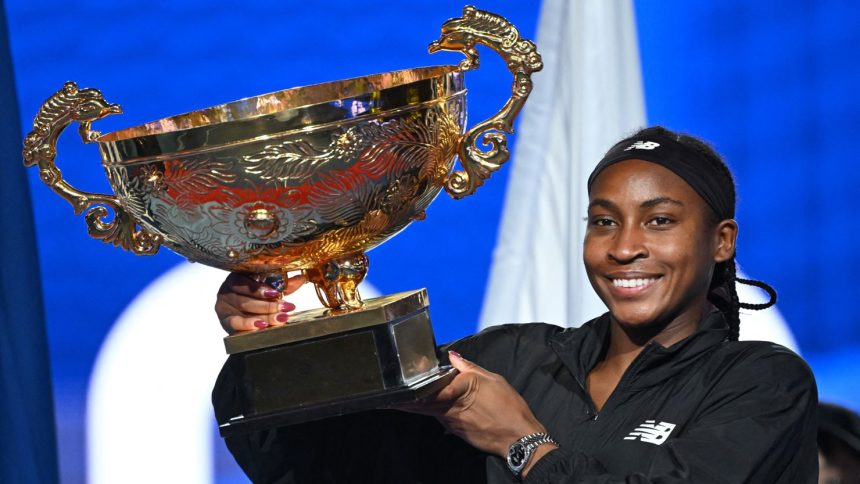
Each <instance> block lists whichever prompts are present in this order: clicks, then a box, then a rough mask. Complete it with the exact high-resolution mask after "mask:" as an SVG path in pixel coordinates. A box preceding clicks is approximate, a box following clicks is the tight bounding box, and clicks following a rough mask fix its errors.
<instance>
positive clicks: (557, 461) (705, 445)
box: [525, 343, 818, 484]
mask: <svg viewBox="0 0 860 484" xmlns="http://www.w3.org/2000/svg"><path fill="white" fill-rule="evenodd" d="M758 345H765V343H758ZM767 346H768V347H769V350H768V351H767V352H766V353H764V354H760V355H757V356H755V357H752V358H746V359H745V361H743V362H740V363H737V362H735V363H737V364H735V365H733V367H732V369H731V371H727V372H726V373H725V374H724V375H722V377H721V378H722V381H721V382H720V384H719V385H715V386H714V387H713V391H712V392H711V393H710V394H709V395H708V396H707V397H706V398H705V399H704V400H703V402H702V403H701V406H700V409H699V412H698V413H697V417H696V418H694V419H693V420H692V421H691V422H689V423H688V425H687V427H686V428H685V429H684V430H683V431H682V432H681V433H680V434H679V435H678V437H676V438H673V439H670V440H669V441H667V442H666V443H665V444H663V445H661V446H660V447H659V448H658V449H657V450H656V452H655V454H654V456H653V458H652V459H651V462H650V463H649V464H648V465H647V466H646V468H645V469H643V471H642V472H641V473H636V474H632V475H615V474H611V473H608V472H606V470H605V468H604V467H603V466H602V465H601V463H600V462H598V461H597V460H595V459H593V458H591V457H590V456H588V455H585V454H582V453H576V452H571V451H569V450H567V449H564V448H559V449H557V450H554V451H552V452H550V453H548V454H546V455H545V456H544V458H543V459H541V460H540V461H538V462H537V463H536V464H535V466H534V467H533V468H532V470H531V472H530V473H529V474H528V475H527V476H526V479H525V482H526V483H531V484H535V483H549V482H552V483H652V482H653V483H657V482H659V483H681V482H697V483H700V482H726V483H729V482H731V483H738V482H791V483H815V482H816V481H817V476H818V461H817V447H816V445H817V443H816V425H817V424H816V411H817V405H818V396H817V390H816V387H815V381H814V379H813V377H812V373H811V371H810V370H809V367H808V366H807V365H806V363H805V362H804V361H803V360H801V359H800V358H799V357H798V356H796V355H795V354H794V353H791V352H790V351H789V350H786V349H784V348H781V347H775V345H769V344H768V345H767Z"/></svg>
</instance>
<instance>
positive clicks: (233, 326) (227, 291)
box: [215, 272, 306, 334]
mask: <svg viewBox="0 0 860 484" xmlns="http://www.w3.org/2000/svg"><path fill="white" fill-rule="evenodd" d="M305 281H306V279H305V276H303V275H298V276H293V277H290V278H289V279H287V280H286V281H284V283H285V284H284V292H283V294H282V293H281V292H279V291H277V290H275V289H273V288H272V287H271V286H269V285H268V284H265V283H262V282H257V281H255V280H254V279H252V278H251V277H249V276H248V275H246V274H239V273H235V272H234V273H231V274H230V275H229V276H227V279H226V280H225V281H224V284H221V288H220V289H219V290H218V299H217V300H216V301H215V313H216V314H217V315H218V320H219V321H221V326H222V327H223V328H224V331H226V332H227V333H229V334H233V333H235V332H237V331H248V330H252V329H263V328H267V327H269V326H277V325H281V324H285V323H286V322H287V321H288V320H289V315H288V314H287V313H289V312H290V311H292V310H294V309H296V306H295V304H293V303H290V302H287V301H284V300H282V299H281V298H282V297H283V296H286V295H289V294H292V293H294V292H296V291H297V290H298V289H299V288H300V287H301V286H302V284H304V283H305Z"/></svg>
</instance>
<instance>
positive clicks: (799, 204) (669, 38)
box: [0, 0, 860, 483]
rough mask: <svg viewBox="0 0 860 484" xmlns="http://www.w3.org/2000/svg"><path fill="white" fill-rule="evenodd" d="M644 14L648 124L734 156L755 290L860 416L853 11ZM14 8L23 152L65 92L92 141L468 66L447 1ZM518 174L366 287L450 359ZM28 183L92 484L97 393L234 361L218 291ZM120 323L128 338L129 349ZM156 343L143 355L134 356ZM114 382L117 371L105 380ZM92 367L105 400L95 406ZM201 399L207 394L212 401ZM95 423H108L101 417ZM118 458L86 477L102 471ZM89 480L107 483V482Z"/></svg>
mask: <svg viewBox="0 0 860 484" xmlns="http://www.w3.org/2000/svg"><path fill="white" fill-rule="evenodd" d="M635 6H636V9H635V13H636V17H637V18H636V25H637V26H638V37H639V46H640V52H641V66H642V78H643V83H644V93H645V107H646V113H647V120H648V122H649V123H651V124H655V123H659V124H664V125H667V126H668V127H670V128H674V129H679V130H684V131H689V132H692V133H695V134H698V135H701V136H703V137H705V138H706V139H709V140H711V141H713V142H714V144H715V146H716V147H717V148H718V149H719V150H720V151H721V152H722V153H723V154H724V155H725V156H726V158H727V159H728V161H729V163H730V165H731V166H732V167H733V169H734V171H735V173H736V175H737V178H738V184H739V189H740V205H739V210H738V212H739V215H738V218H739V222H740V224H741V227H742V230H741V242H740V247H739V256H740V260H741V261H742V263H743V265H744V270H745V271H746V272H747V274H749V275H750V276H752V277H754V278H760V279H763V280H766V281H768V282H770V283H772V284H773V285H774V286H775V287H776V288H777V289H778V290H779V291H780V296H781V299H780V303H779V306H780V310H781V311H782V314H783V316H784V317H785V318H786V320H787V321H788V323H789V325H790V327H791V329H792V331H793V332H794V336H795V338H796V339H797V341H798V343H799V346H800V350H801V351H802V352H803V355H804V356H805V357H806V358H807V359H808V361H810V363H811V365H812V366H813V369H814V370H815V372H816V376H817V377H818V380H819V385H820V392H821V396H822V399H830V400H835V401H838V402H840V403H843V404H846V405H849V406H852V407H853V408H855V409H860V391H858V389H857V388H858V385H857V384H856V383H857V382H856V379H855V377H854V375H857V374H860V362H858V356H857V355H858V352H860V325H858V324H857V322H858V321H860V308H855V307H853V305H852V304H851V303H852V302H853V301H854V300H856V299H857V298H858V297H860V286H858V284H857V283H856V282H855V280H854V279H855V277H854V274H853V271H854V270H858V269H860V260H858V258H860V256H858V255H857V253H856V252H855V251H854V246H856V242H857V240H858V231H859V230H860V229H858V228H857V227H856V225H855V224H854V223H853V217H854V215H855V214H856V213H857V211H858V208H860V202H858V200H857V196H856V194H857V193H858V186H857V185H858V180H860V177H858V175H860V167H858V165H857V164H856V163H854V162H853V157H852V155H850V151H849V150H848V149H847V148H848V147H850V146H851V145H852V144H853V142H854V140H855V139H858V136H857V135H858V134H860V133H858V126H860V124H858V123H857V119H860V116H858V114H860V96H858V95H857V94H856V92H855V87H856V86H857V85H860V82H858V81H860V79H858V77H860V65H858V63H856V62H851V61H850V59H853V58H854V57H856V56H855V54H854V51H853V48H854V46H856V45H857V44H858V43H860V29H858V28H857V27H856V19H857V18H858V14H860V11H858V6H857V4H856V3H855V2H827V3H824V2H820V3H812V2H801V1H780V2H776V1H774V2H746V1H743V0H728V1H724V2H719V3H718V4H717V3H715V2H708V1H705V0H697V1H681V0H677V1H640V2H636V3H635ZM479 7H481V8H485V9H490V10H494V11H497V12H499V13H502V14H504V15H506V16H508V17H509V18H510V19H511V20H512V21H513V22H514V23H516V24H517V25H518V26H519V27H520V29H521V31H522V33H523V34H524V35H526V36H528V37H531V38H533V37H534V36H535V33H536V32H535V29H536V26H537V21H538V13H539V7H540V6H539V4H538V3H537V2H523V1H514V0H510V1H496V0H493V1H487V2H485V3H484V4H481V5H479ZM6 8H7V16H8V21H9V31H10V37H11V47H12V52H13V59H14V64H15V65H14V67H15V73H16V76H17V87H18V104H19V105H20V108H21V120H22V126H23V130H24V131H25V132H26V131H27V130H28V129H29V125H30V123H31V122H32V117H33V115H34V114H35V112H36V110H37V109H38V107H39V105H40V103H41V102H42V101H43V100H44V99H45V98H46V97H47V96H49V95H50V94H51V93H53V92H54V91H56V90H57V89H59V88H60V87H61V86H62V84H63V82H64V81H66V80H75V81H77V82H78V83H79V84H80V85H81V86H87V87H96V88H99V89H101V90H102V91H103V93H104V94H105V97H106V98H107V99H108V100H110V101H111V102H115V103H119V104H121V105H122V106H123V108H124V111H125V114H122V115H118V116H111V117H109V118H107V119H105V120H103V121H102V122H99V123H98V124H97V126H96V127H97V129H100V130H102V131H111V130H114V129H118V128H122V127H127V126H131V125H134V124H139V123H141V122H145V121H150V120H153V119H157V118H160V117H163V116H166V115H170V114H176V113H179V112H184V111H188V110H193V109H197V108H200V107H205V106H209V105H212V104H216V103H222V102H227V101H231V100H234V99H238V98H241V97H246V96H249V95H253V94H258V93H262V92H267V91H273V90H278V89H282V88H286V87H292V86H296V85H304V84H311V83H315V82H322V81H326V80H332V79H337V78H344V77H350V76H357V75H363V74H368V73H373V72H380V71H386V70H392V69H401V68H406V67H413V66H419V65H426V64H437V63H454V62H458V61H459V59H460V57H459V56H457V55H455V54H447V53H443V54H436V55H434V56H430V55H429V54H427V53H426V45H427V43H429V42H430V41H432V40H434V39H435V38H436V37H437V36H438V28H439V25H440V24H441V23H442V22H443V21H444V20H445V19H447V18H449V17H453V16H457V15H459V13H460V11H461V8H462V3H458V2H455V1H453V0H444V1H437V2H432V3H431V2H423V1H421V2H419V1H414V2H384V1H381V0H368V1H364V2H350V1H329V2H295V1H291V2H287V1H285V2H262V1H245V2H241V3H235V2H212V1H208V2H202V1H176V2H170V3H167V2H165V3H163V4H160V5H158V4H154V3H153V2H143V1H118V2H106V1H88V2H78V3H75V4H74V6H70V5H69V4H68V3H67V2H59V1H56V0H52V1H48V0H45V1H38V0H35V1H30V0H28V1H24V0H6ZM482 61H483V62H482V64H483V65H482V67H481V69H480V70H479V71H477V72H474V73H470V74H468V75H467V84H468V86H469V88H470V94H469V97H470V100H469V103H470V106H469V119H470V121H471V122H473V123H474V122H476V121H478V120H481V119H484V118H486V117H487V116H488V115H490V114H492V113H493V112H494V111H495V110H496V109H497V108H498V107H499V106H500V104H501V103H502V102H503V101H504V100H505V99H506V98H507V96H508V94H509V92H510V76H509V74H508V73H507V71H506V70H505V69H504V66H503V65H501V62H500V61H499V60H498V59H496V58H494V57H493V55H491V54H490V53H489V52H486V53H484V55H483V57H482ZM536 75H540V74H536ZM582 75H583V76H587V75H588V73H587V72H583V73H582ZM603 82H605V83H606V84H607V86H609V85H611V84H612V83H613V82H615V80H613V79H605V80H603ZM9 95H10V93H3V94H2V96H3V97H2V98H0V99H4V100H5V99H9V98H8V97H7V96H9ZM4 102H5V101H4ZM6 159H7V158H4V160H6ZM58 162H59V166H60V168H61V169H63V173H64V175H65V176H66V177H67V179H69V180H70V181H71V182H72V183H73V184H75V185H76V186H77V187H79V188H84V189H88V190H92V191H101V192H105V191H107V190H109V188H108V184H107V182H106V179H105V176H104V172H103V170H102V169H101V168H100V166H99V158H98V153H97V150H96V149H95V148H94V147H93V146H83V145H81V143H80V141H79V139H77V138H76V136H75V134H74V133H73V132H69V133H67V134H66V136H65V137H64V138H63V139H61V142H60V145H59V157H58ZM508 173H509V168H504V169H502V170H501V171H500V172H499V173H497V174H495V175H494V176H493V178H492V179H490V180H489V181H488V183H487V184H486V185H485V186H483V187H481V188H480V189H479V190H478V192H477V194H476V195H475V196H473V197H470V198H467V199H465V200H461V201H453V200H450V199H449V198H448V197H447V196H446V195H442V196H440V197H439V198H438V199H437V200H436V202H435V203H434V204H433V205H432V206H431V207H430V209H429V210H428V213H427V215H428V216H427V220H425V221H423V222H420V223H416V224H413V225H412V226H410V227H409V228H408V229H407V230H405V231H404V232H403V233H401V234H400V235H398V236H397V237H396V238H394V239H393V240H392V241H390V242H389V243H386V244H384V245H383V246H381V247H380V248H378V249H375V250H374V251H372V252H371V253H370V257H371V270H370V274H369V280H370V282H371V283H372V285H373V286H374V287H375V288H376V289H377V290H379V291H380V292H382V293H386V292H394V291H399V290H405V289H411V288H416V287H427V288H428V290H429V291H430V295H431V302H432V314H433V320H434V325H435V328H436V332H437V338H438V339H439V340H440V341H447V340H450V339H454V338H457V337H460V336H463V335H466V334H469V333H471V332H473V331H474V330H475V328H476V326H477V321H478V318H479V314H480V311H481V303H482V301H483V300H484V291H485V287H486V284H487V279H488V274H489V272H490V263H491V258H492V253H493V248H494V246H495V243H496V234H497V229H498V225H499V220H500V212H501V207H502V204H503V199H504V195H505V189H506V186H507V182H508V180H507V177H508ZM30 175H31V179H30V180H31V192H32V194H33V197H34V201H33V203H34V213H35V217H36V231H37V236H38V244H39V255H40V259H41V264H42V268H41V269H42V280H43V284H44V291H45V303H46V316H47V324H48V328H47V329H48V337H49V346H50V349H51V358H52V371H53V382H54V389H55V395H56V418H57V424H58V426H57V432H58V436H59V441H60V468H61V474H62V476H63V482H68V483H78V482H85V481H86V471H85V462H87V456H86V455H85V450H84V449H85V448H86V442H87V441H86V435H85V433H86V432H85V429H86V428H87V425H86V423H85V416H86V414H87V408H86V407H87V405H86V400H87V394H88V392H89V391H90V390H91V387H92V388H95V390H93V392H94V394H96V395H101V394H102V393H99V392H106V393H107V394H111V393H114V394H115V393H117V392H122V391H131V390H132V389H134V388H135V387H139V390H140V391H144V392H146V393H147V394H149V395H155V396H156V397H157V399H158V400H159V401H162V402H167V403H169V402H170V401H171V399H172V398H175V397H176V395H180V393H179V392H181V391H183V390H187V388H180V387H181V385H180V386H168V385H164V386H161V387H159V386H158V380H159V375H166V374H167V373H169V372H170V370H169V369H170V368H180V367H184V366H185V367H187V366H195V365H196V364H197V362H199V361H204V359H205V361H206V362H208V363H207V365H206V369H205V371H209V372H215V371H217V364H218V361H219V354H220V353H219V352H220V351H221V346H220V345H221V342H220V334H219V329H218V325H217V321H215V320H214V317H213V316H212V313H211V311H210V309H209V307H210V306H211V304H212V301H213V300H214V288H215V287H217V285H218V283H219V280H220V278H221V277H222V275H221V274H219V273H217V272H214V271H211V272H206V269H196V268H193V269H188V268H187V267H186V266H183V265H181V263H183V260H182V259H181V258H180V257H178V256H176V255H173V254H171V253H169V252H167V251H162V253H160V254H158V255H157V256H155V257H149V258H141V257H134V256H131V255H129V254H126V253H124V252H122V251H121V250H119V249H116V248H114V247H110V246H107V245H104V244H101V243H100V242H96V241H94V240H91V239H90V238H89V237H88V236H87V235H86V230H85V225H84V222H83V220H82V218H81V217H77V216H74V215H73V214H72V210H71V207H70V206H68V205H67V204H66V203H65V202H64V201H62V200H60V199H59V198H58V197H56V196H55V195H54V194H53V193H51V192H50V191H49V190H48V189H47V188H46V187H44V186H42V185H41V183H40V182H38V180H37V178H36V177H35V173H31V174H30ZM578 188H579V187H571V190H576V189H578ZM583 215H584V214H583ZM4 230H11V229H10V228H6V227H4ZM192 267H193V266H192ZM160 276H162V277H164V279H162V280H163V281H166V282H165V284H172V285H170V286H168V287H169V288H170V291H169V292H170V293H171V295H172V296H173V298H174V299H173V301H174V302H173V303H171V304H170V305H160V306H159V307H148V306H152V304H149V305H147V301H151V299H148V298H149V297H150V296H152V294H153V292H152V291H159V290H161V291H163V290H164V289H163V287H162V289H157V288H151V289H150V290H148V292H146V294H145V295H144V296H143V297H142V298H141V299H138V300H137V302H136V303H134V304H132V302H133V301H134V300H135V298H136V297H137V296H138V295H139V294H140V293H141V292H142V291H144V290H145V289H146V288H147V287H148V286H149V285H150V284H151V283H152V281H154V280H155V279H156V278H159V277H160ZM141 307H144V308H145V309H147V310H148V312H146V313H143V312H141V311H142V310H139V309H140V308H141ZM141 314H146V317H145V318H144V317H142V316H141ZM118 320H122V321H123V322H122V325H123V328H125V329H118V328H119V326H120V325H118V324H117V321H118ZM128 321H133V323H127V322H128ZM500 322H504V321H500ZM560 323H563V322H562V321H560ZM126 324H128V325H127V326H126ZM112 328H114V330H113V332H111V331H112ZM141 328H143V329H141ZM144 333H145V334H146V335H147V338H148V339H142V338H143V337H142V336H139V335H141V334H144ZM179 333H181V334H182V335H183V336H182V337H183V338H185V339H184V340H183V341H187V345H186V346H185V347H187V348H189V349H188V350H187V352H183V348H184V347H179V348H177V347H171V348H167V347H166V346H165V345H164V343H163V341H164V340H165V339H164V338H163V337H161V338H160V337H159V336H163V335H166V334H179ZM109 335H110V336H109ZM129 341H131V343H128V342H129ZM138 341H139V343H137V344H136V342H138ZM160 341H161V343H160ZM106 342H107V343H108V345H107V346H105V348H106V349H105V351H104V353H102V355H101V356H99V354H100V351H101V349H102V348H103V345H104V344H105V343H106ZM121 344H126V345H128V344H131V345H132V346H134V345H135V344H136V347H137V351H136V352H135V361H137V363H136V365H137V366H136V367H134V368H132V367H129V368H127V369H126V368H125V367H124V366H122V365H124V364H131V363H128V360H122V359H120V360H115V359H112V358H115V357H116V355H117V354H119V355H120V356H122V355H127V354H128V352H124V351H117V350H116V348H117V347H122V346H114V345H121ZM192 348H193V349H192ZM147 358H149V359H150V360H151V364H149V365H147V364H146V361H147V360H146V359H147ZM97 360H98V361H99V364H98V365H97V364H96V361H97ZM141 360H142V361H143V362H141ZM116 361H121V362H122V361H125V363H111V362H116ZM141 366H144V367H146V366H149V371H146V368H140V367H141ZM94 368H98V370H97V371H96V375H97V376H98V378H99V380H98V381H99V382H100V383H98V384H93V385H91V381H92V380H91V378H92V377H93V375H94ZM124 371H125V372H124ZM178 373H182V372H178ZM182 374H184V373H182ZM166 379H167V377H166V376H165V381H166ZM104 382H113V383H112V384H111V385H109V386H107V387H105V386H103V385H104V384H105V383H104ZM100 385H101V386H100ZM187 386H188V385H186V387H187ZM192 386H195V388H197V387H199V389H198V390H195V391H197V392H198V393H199V392H201V391H202V392H204V393H205V390H206V388H208V382H207V381H205V379H203V381H202V382H201V381H196V382H194V385H192ZM105 388H106V389H107V390H105ZM182 395H184V394H182ZM106 398H107V397H106ZM99 401H102V400H98V399H97V400H96V402H99ZM195 402H198V401H197V400H195ZM198 403H199V406H198V407H197V408H199V409H200V410H199V411H200V412H205V411H207V410H206V406H205V399H204V400H201V401H200V402H198ZM196 404H197V403H195V405H196ZM168 407H169V405H168ZM94 408H98V409H100V410H99V411H98V412H95V415H93V413H94V412H93V409H94ZM89 410H90V414H91V417H92V418H91V420H93V419H98V418H101V417H103V416H104V415H105V414H108V413H110V406H107V407H98V403H93V404H91V405H90V409H89ZM144 411H146V410H145V409H144V410H141V412H144ZM140 418H141V419H145V418H146V417H145V416H143V415H141V416H140ZM128 424H129V425H131V424H130V422H129V423H128ZM117 425H118V426H120V427H121V426H122V425H123V423H122V421H121V420H120V421H119V423H116V424H114V427H116V426H117ZM194 425H198V426H199V425H204V426H205V425H210V426H211V425H212V424H211V421H210V422H209V423H207V422H205V421H204V422H203V423H199V422H195V423H194ZM127 430H128V432H137V431H139V430H136V429H135V428H133V427H131V426H130V427H129V429H127ZM149 430H151V431H152V433H153V434H156V435H160V436H161V439H162V441H163V442H166V441H168V440H170V439H171V436H172V435H173V433H174V432H178V431H176V430H175V429H174V428H172V427H171V426H169V425H165V426H164V427H163V428H158V427H151V428H150V429H149ZM94 431H95V430H94ZM140 431H142V430H140ZM210 431H211V432H212V433H213V435H214V429H210ZM91 437H92V436H91ZM212 442H213V444H212V449H213V450H212V451H211V452H209V453H208V454H207V455H201V456H199V458H200V459H202V460H201V461H200V462H201V465H204V466H206V465H208V466H209V468H210V475H208V476H204V477H205V478H206V479H211V480H215V481H218V482H243V481H242V477H241V475H240V474H238V471H237V470H236V468H235V466H233V465H232V464H231V462H230V461H229V459H227V458H225V457H224V454H223V448H222V447H221V445H220V442H219V441H218V440H217V439H212ZM122 450H125V451H126V452H121V453H122V454H132V455H135V453H134V452H135V451H133V449H122ZM213 456H214V457H213ZM107 459H108V457H107V456H105V455H99V454H94V455H91V456H89V461H90V463H91V466H92V465H97V464H98V463H99V462H100V460H107ZM162 464H163V463H161V464H160V463H159V462H158V461H151V460H146V459H144V458H141V459H138V462H137V466H139V468H140V470H141V471H140V472H143V470H144V469H151V468H162V469H163V471H164V474H163V475H164V476H165V482H169V481H170V480H171V479H170V478H169V476H170V475H171V474H170V471H171V469H170V468H169V467H163V466H162ZM129 470H131V469H129ZM90 474H91V475H90V478H92V479H93V480H94V481H95V480H96V479H97V478H98V474H97V471H94V470H91V473H90ZM174 477H175V476H174ZM184 482H190V481H184Z"/></svg>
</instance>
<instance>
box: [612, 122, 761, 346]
mask: <svg viewBox="0 0 860 484" xmlns="http://www.w3.org/2000/svg"><path fill="white" fill-rule="evenodd" d="M649 134H659V135H663V136H668V137H672V138H674V139H675V140H676V141H677V142H679V143H681V144H682V145H684V146H686V147H687V148H690V149H692V150H694V151H696V152H698V153H699V154H701V155H702V156H703V157H704V158H705V159H707V160H708V161H709V162H710V163H712V164H713V165H714V166H715V167H717V168H718V169H719V170H720V173H722V174H723V176H725V177H726V180H727V181H728V182H729V183H728V186H730V187H731V190H732V193H731V197H730V199H731V201H732V212H734V202H735V197H736V194H735V181H734V177H733V176H732V172H731V170H729V167H728V165H726V162H725V161H723V159H722V157H720V155H719V154H717V152H716V151H715V150H714V148H713V147H711V146H710V145H709V144H707V143H705V142H704V141H702V140H700V139H698V138H695V137H693V136H690V135H687V134H679V133H675V132H673V131H670V130H668V129H666V128H664V127H662V126H654V127H651V128H645V129H643V130H641V131H639V132H638V133H636V134H634V135H633V136H631V137H629V138H628V139H633V138H637V137H646V136H648V135H649ZM711 212H712V216H713V223H714V224H717V223H719V222H720V221H721V220H719V217H718V215H717V214H716V213H715V212H713V210H712V211H711ZM738 282H739V283H741V284H746V285H750V286H756V287H759V288H761V289H764V290H765V291H766V292H767V293H768V295H769V296H770V300H769V301H768V302H766V303H764V304H752V303H742V302H740V300H739V299H738V292H737V287H736V283H738ZM708 299H709V300H710V301H711V303H712V304H714V305H715V306H716V307H717V309H719V310H720V311H722V312H723V315H724V316H725V318H726V322H727V323H728V325H729V340H731V341H737V340H738V336H739V334H740V324H741V321H740V309H741V308H743V309H750V310H753V311H759V310H762V309H767V308H769V307H771V306H773V305H774V304H776V291H775V290H774V289H773V288H772V287H771V286H770V285H768V284H767V283H764V282H762V281H756V280H753V279H743V278H739V277H737V266H736V264H735V257H734V255H733V256H732V257H731V258H730V259H729V260H727V261H725V262H720V263H718V264H717V265H716V266H715V267H714V275H713V276H712V278H711V285H710V291H709V297H708Z"/></svg>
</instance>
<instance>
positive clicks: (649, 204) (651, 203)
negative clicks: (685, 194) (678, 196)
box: [640, 197, 684, 208]
mask: <svg viewBox="0 0 860 484" xmlns="http://www.w3.org/2000/svg"><path fill="white" fill-rule="evenodd" d="M663 203H669V204H672V205H678V206H680V207H683V206H684V204H683V203H681V201H680V200H675V199H674V198H669V197H657V198H652V199H651V200H646V201H644V202H642V205H640V206H641V207H642V208H651V207H656V206H657V205H660V204H663Z"/></svg>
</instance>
